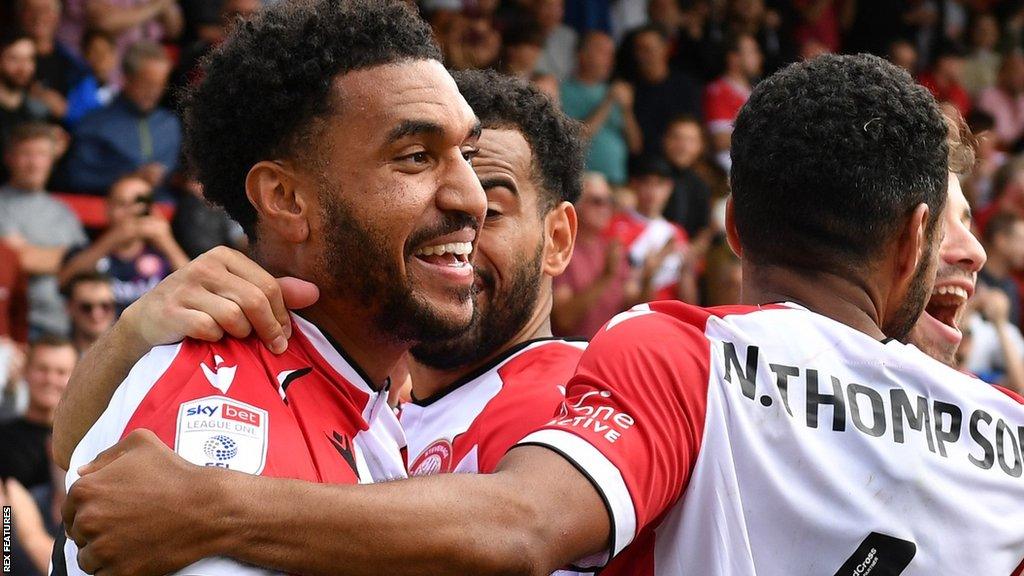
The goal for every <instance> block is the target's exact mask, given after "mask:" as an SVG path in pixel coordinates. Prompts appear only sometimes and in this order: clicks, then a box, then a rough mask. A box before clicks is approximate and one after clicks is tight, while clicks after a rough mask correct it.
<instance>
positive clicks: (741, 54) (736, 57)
mask: <svg viewBox="0 0 1024 576" xmlns="http://www.w3.org/2000/svg"><path fill="white" fill-rule="evenodd" d="M762 64H763V58H762V57H761V49H760V48H759V47H758V45H757V40H756V39H755V38H754V37H753V36H751V35H749V34H739V35H736V36H733V37H732V38H730V39H729V42H728V44H727V46H726V52H725V72H724V73H723V74H722V76H721V77H719V78H718V79H717V80H715V81H714V82H712V83H711V84H708V86H707V87H706V88H705V89H704V106H703V108H704V120H705V121H706V122H707V125H708V130H709V131H710V132H711V138H712V141H713V143H714V147H715V154H716V156H717V158H718V161H719V163H720V164H722V166H723V167H725V168H728V167H729V145H730V143H731V142H732V123H733V121H734V120H736V115H737V114H739V113H740V108H742V107H743V105H744V104H746V103H747V98H749V97H750V90H751V88H752V87H753V84H754V82H755V81H756V80H757V78H758V77H759V76H760V75H761V66H762Z"/></svg>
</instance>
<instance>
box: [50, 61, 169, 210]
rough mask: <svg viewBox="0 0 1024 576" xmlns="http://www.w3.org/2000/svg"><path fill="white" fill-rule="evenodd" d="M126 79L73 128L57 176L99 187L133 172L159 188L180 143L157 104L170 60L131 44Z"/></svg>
mask: <svg viewBox="0 0 1024 576" xmlns="http://www.w3.org/2000/svg"><path fill="white" fill-rule="evenodd" d="M123 68H124V73H125V84H124V88H123V89H122V91H121V94H120V95H119V96H118V97H117V98H115V99H114V101H113V102H111V103H110V105H109V106H106V107H104V108H101V109H99V110H96V111H94V112H93V113H91V114H89V115H88V116H86V117H85V118H83V119H82V122H81V124H79V126H78V128H77V129H76V130H75V132H74V141H73V143H72V146H71V151H70V152H69V154H68V158H67V160H66V162H65V164H64V166H63V178H62V180H61V182H62V183H63V184H64V186H66V187H67V188H68V189H70V190H74V191H76V192H89V193H102V192H104V191H106V190H107V189H109V188H110V185H111V184H113V183H114V181H115V180H117V179H118V178H120V177H121V176H124V175H125V174H129V173H136V174H137V175H138V176H140V177H141V178H143V179H145V180H146V181H147V182H149V183H150V184H152V185H153V186H154V187H157V189H158V190H162V188H161V187H162V185H163V183H164V182H165V181H166V179H167V177H168V176H169V175H170V173H171V172H173V170H174V169H175V167H176V166H177V163H178V154H179V149H180V147H181V125H180V123H179V121H178V117H177V116H175V115H174V114H173V113H172V112H171V111H170V110H167V109H164V108H160V107H159V106H158V104H159V103H160V99H161V98H162V97H163V95H164V91H165V89H166V88H167V79H168V77H169V76H170V73H171V62H170V60H169V59H168V57H167V54H166V53H165V52H164V50H163V48H161V47H160V46H158V45H156V44H152V43H149V42H140V43H139V44H136V45H135V46H132V48H131V50H129V51H128V54H127V55H126V56H125V59H124V66H123Z"/></svg>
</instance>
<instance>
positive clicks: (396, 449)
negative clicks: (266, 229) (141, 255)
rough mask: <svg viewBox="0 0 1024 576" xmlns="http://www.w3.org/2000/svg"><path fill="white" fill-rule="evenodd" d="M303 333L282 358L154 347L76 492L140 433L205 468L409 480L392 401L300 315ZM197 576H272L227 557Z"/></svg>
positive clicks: (257, 351) (238, 348) (120, 394)
mask: <svg viewBox="0 0 1024 576" xmlns="http://www.w3.org/2000/svg"><path fill="white" fill-rule="evenodd" d="M292 327H293V330H292V338H291V340H290V341H289V345H288V350H287V351H286V352H285V353H284V354H282V355H280V356H275V355H274V354H272V353H270V352H269V351H268V350H266V348H265V347H264V346H263V345H262V344H261V343H260V342H259V341H258V340H257V339H256V338H255V337H250V338H246V339H244V340H238V339H233V338H225V339H223V340H221V341H220V342H216V343H208V342H200V341H196V340H185V341H184V342H182V343H180V344H178V345H175V346H162V347H158V348H155V349H153V350H152V351H151V352H150V353H149V354H148V355H147V356H145V357H144V358H143V359H142V360H140V361H139V363H138V364H137V365H136V366H135V367H134V368H133V369H132V371H131V373H130V374H129V376H128V378H127V380H125V382H124V383H122V385H121V386H120V387H119V388H118V390H117V392H116V393H115V395H114V397H113V399H112V400H111V403H110V405H109V406H108V408H107V410H106V412H104V413H103V415H102V416H101V417H100V419H99V421H97V422H96V424H95V425H94V426H93V428H92V429H91V430H90V431H89V433H88V434H87V435H86V436H85V438H84V439H83V440H82V442H81V443H80V444H79V446H78V448H76V450H75V452H74V455H73V456H72V462H71V464H72V465H71V472H69V473H68V485H69V486H70V485H71V484H73V483H74V482H75V481H76V480H77V479H78V477H77V475H76V473H75V470H77V468H78V467H79V466H81V465H82V464H85V463H87V462H89V461H91V460H92V459H93V458H94V457H95V456H96V455H97V454H98V453H99V452H101V451H102V450H104V449H106V448H108V447H110V446H111V445H113V444H114V443H116V442H117V441H118V440H119V439H121V438H123V437H124V436H125V435H127V434H128V433H130V432H131V431H133V430H136V429H139V428H145V429H149V430H151V431H153V432H154V433H155V434H156V435H157V436H158V437H159V438H160V439H161V440H162V441H163V442H164V443H166V444H167V445H168V446H169V447H171V448H172V449H174V450H175V451H176V452H177V453H178V454H179V455H180V456H182V457H183V458H185V459H186V460H188V461H190V462H192V463H193V464H197V465H200V466H215V467H220V468H225V469H230V470H236V471H239V472H244V473H248V474H258V475H263V476H273V477H280V478H295V479H299V480H306V481H310V482H329V483H342V484H355V483H366V482H378V481H386V480H392V479H396V478H402V477H404V476H405V468H404V460H403V458H402V455H401V448H402V447H403V446H404V436H403V435H402V432H401V428H400V426H399V424H398V421H397V419H396V417H395V414H394V411H393V410H392V409H391V408H390V406H388V404H387V391H386V390H383V391H381V392H377V391H375V390H373V388H371V386H370V385H369V382H368V380H367V379H366V378H365V377H364V376H363V375H362V374H361V373H360V371H359V370H358V369H357V368H356V367H355V366H354V365H353V364H352V363H350V362H349V361H347V359H346V358H345V357H344V356H343V354H342V352H341V351H340V350H339V349H337V348H336V347H334V346H333V345H332V344H331V342H330V341H329V340H328V338H327V337H326V336H325V335H324V334H322V333H321V332H320V331H319V330H318V329H317V328H316V327H315V326H313V325H312V324H311V323H309V322H307V321H306V320H303V319H302V318H300V317H298V316H294V315H293V323H292ZM64 549H65V560H66V562H67V568H68V570H67V573H68V574H81V571H79V570H78V568H77V564H76V562H75V559H76V557H77V549H76V548H75V545H74V543H73V542H67V543H66V544H65V546H64ZM186 572H187V573H188V574H210V575H213V574H217V575H220V574H260V573H264V571H261V570H258V569H254V568H251V567H246V566H242V565H240V564H236V563H234V562H231V561H229V560H224V559H208V560H204V561H202V562H199V563H197V564H196V565H193V566H191V567H189V568H188V569H187V571H186ZM59 573H60V572H57V571H55V574H59Z"/></svg>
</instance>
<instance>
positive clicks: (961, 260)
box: [940, 222, 988, 272]
mask: <svg viewBox="0 0 1024 576" xmlns="http://www.w3.org/2000/svg"><path fill="white" fill-rule="evenodd" d="M940 250H941V252H942V259H943V261H944V262H945V263H946V264H950V265H953V266H957V267H959V268H962V269H964V270H966V271H968V272H978V271H979V270H981V268H982V266H984V265H985V260H987V259H988V256H987V255H986V254H985V249H984V248H983V247H982V246H981V242H978V239H977V238H976V237H975V236H974V234H972V233H971V229H970V228H968V226H967V225H966V224H964V223H963V222H957V223H956V224H955V225H953V226H949V227H947V228H946V237H945V238H944V239H943V241H942V246H941V247H940Z"/></svg>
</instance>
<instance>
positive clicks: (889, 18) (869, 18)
mask: <svg viewBox="0 0 1024 576" xmlns="http://www.w3.org/2000/svg"><path fill="white" fill-rule="evenodd" d="M903 6H904V2H902V1H899V2H894V1H893V0H856V14H855V16H854V19H853V25H852V27H851V28H850V32H849V33H848V34H847V38H846V42H845V43H844V46H843V49H844V50H845V51H847V52H851V53H856V52H870V53H872V54H888V53H890V52H889V49H890V47H891V44H892V42H893V41H894V40H896V39H897V38H899V37H900V35H901V33H902V32H903V21H902V19H901V17H900V16H901V13H902V10H903ZM913 71H914V72H916V70H913Z"/></svg>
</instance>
